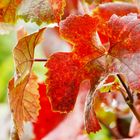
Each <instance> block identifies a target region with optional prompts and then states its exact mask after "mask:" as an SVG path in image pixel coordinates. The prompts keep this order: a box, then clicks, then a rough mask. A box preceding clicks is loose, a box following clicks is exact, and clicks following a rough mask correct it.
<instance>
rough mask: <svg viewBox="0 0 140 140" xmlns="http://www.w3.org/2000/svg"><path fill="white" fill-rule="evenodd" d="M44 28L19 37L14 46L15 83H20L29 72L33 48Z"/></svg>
mask: <svg viewBox="0 0 140 140" xmlns="http://www.w3.org/2000/svg"><path fill="white" fill-rule="evenodd" d="M44 30H45V28H43V29H40V30H39V31H38V32H36V33H34V34H31V35H29V36H25V37H23V38H21V39H20V40H19V42H18V44H17V46H16V47H15V48H14V50H13V53H14V60H15V67H16V78H17V79H16V81H15V84H18V83H20V81H21V80H23V79H24V78H25V77H26V75H28V74H29V73H30V72H31V68H32V65H33V59H34V49H35V47H36V45H37V44H38V43H39V41H40V39H41V36H42V34H43V31H44Z"/></svg>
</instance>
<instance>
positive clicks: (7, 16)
mask: <svg viewBox="0 0 140 140" xmlns="http://www.w3.org/2000/svg"><path fill="white" fill-rule="evenodd" d="M21 1H22V0H5V2H3V3H1V2H0V3H1V5H0V22H6V23H15V22H16V20H17V13H16V12H17V9H18V7H19V5H20V3H21Z"/></svg>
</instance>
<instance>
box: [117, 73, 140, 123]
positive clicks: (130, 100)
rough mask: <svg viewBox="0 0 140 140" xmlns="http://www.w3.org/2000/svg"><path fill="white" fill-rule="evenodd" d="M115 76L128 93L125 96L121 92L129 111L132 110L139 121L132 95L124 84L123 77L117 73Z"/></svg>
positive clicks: (139, 117) (139, 116)
mask: <svg viewBox="0 0 140 140" xmlns="http://www.w3.org/2000/svg"><path fill="white" fill-rule="evenodd" d="M117 77H118V79H119V81H120V83H121V84H122V86H123V87H124V89H125V91H126V93H127V95H128V97H125V95H124V93H123V92H122V95H123V97H124V100H125V102H126V103H127V104H128V106H129V107H130V109H131V111H132V112H133V114H134V115H135V117H136V118H137V120H138V121H139V122H140V115H139V113H138V112H137V110H136V108H135V106H134V104H133V102H134V99H133V96H132V93H131V91H130V89H129V87H127V86H126V84H125V83H124V81H123V79H122V78H121V76H120V75H119V74H117Z"/></svg>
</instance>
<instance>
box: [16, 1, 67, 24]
mask: <svg viewBox="0 0 140 140" xmlns="http://www.w3.org/2000/svg"><path fill="white" fill-rule="evenodd" d="M64 7H65V0H36V1H34V0H30V1H29V0H25V1H23V3H22V5H21V7H20V9H19V13H18V15H19V17H20V18H23V19H24V20H25V21H28V20H31V21H32V22H36V23H37V24H41V23H42V22H47V23H52V22H59V21H60V18H61V16H62V15H63V10H64Z"/></svg>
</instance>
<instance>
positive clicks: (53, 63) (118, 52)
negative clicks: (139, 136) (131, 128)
mask: <svg viewBox="0 0 140 140" xmlns="http://www.w3.org/2000/svg"><path fill="white" fill-rule="evenodd" d="M21 19H23V20H24V21H25V22H34V23H36V24H37V25H38V26H40V28H41V29H39V30H38V31H37V32H35V33H32V34H28V33H27V32H26V31H25V32H24V31H23V29H21V30H20V31H18V34H17V36H18V41H17V45H16V46H15V48H14V49H13V58H14V63H15V74H14V76H13V78H12V80H10V81H9V86H8V89H9V93H8V95H9V104H10V109H11V113H12V117H13V122H14V127H15V130H16V134H17V135H18V137H19V138H18V139H21V137H22V135H23V134H24V123H26V122H28V121H30V122H32V123H33V128H34V134H35V140H41V139H42V138H43V137H45V136H47V135H48V134H50V132H51V131H53V130H54V129H55V128H57V127H58V126H59V125H60V124H61V123H62V122H63V121H65V120H66V119H67V118H69V114H70V113H71V111H73V110H74V109H75V103H76V102H78V101H77V98H78V97H80V96H81V94H84V96H85V95H86V94H87V95H86V99H85V100H84V103H81V102H78V103H77V104H85V105H84V107H83V106H82V105H79V106H80V107H81V108H82V109H83V108H84V112H82V113H83V114H82V115H83V116H84V120H82V123H81V122H80V125H79V126H80V128H78V131H79V132H78V133H76V135H79V134H80V136H81V135H82V136H85V139H84V140H86V139H87V137H86V134H89V133H91V132H97V131H99V130H100V129H101V124H104V125H105V126H106V127H108V128H109V130H110V129H112V128H113V130H112V134H114V129H115V130H116V129H117V127H118V125H117V120H118V118H119V117H118V116H123V115H124V114H125V115H126V114H127V115H128V114H130V110H132V112H133V113H134V115H135V116H136V118H137V119H138V120H139V121H140V114H139V112H138V111H137V106H138V105H139V91H140V71H139V69H140V66H139V64H140V46H139V44H140V16H139V6H138V5H137V1H131V0H130V1H129V2H124V1H122V2H114V1H112V0H103V1H96V0H95V1H92V0H72V1H69V0H35V1H34V0H6V1H2V2H1V3H0V22H1V23H0V24H6V26H10V25H12V26H14V25H15V24H16V23H17V22H18V20H21ZM52 23H55V25H54V26H53V28H54V30H53V34H55V35H56V36H57V38H58V40H59V42H66V43H67V46H69V48H70V49H71V51H68V52H64V51H63V52H60V51H59V52H55V53H53V54H51V55H50V56H47V58H45V59H40V58H35V56H34V54H35V49H36V47H37V46H38V45H39V44H40V43H41V42H43V40H44V39H46V41H47V39H48V40H51V39H52V38H51V34H50V36H46V35H45V32H47V31H48V30H49V26H47V24H52ZM42 24H43V28H42ZM44 26H45V27H44ZM55 26H57V28H56V27H55ZM54 41H55V40H54ZM61 44H62V43H61ZM49 45H50V46H51V44H49ZM38 47H39V46H38ZM57 47H60V46H57ZM36 61H39V62H41V61H42V62H44V61H45V64H44V67H45V68H46V71H47V72H46V74H45V76H46V80H44V81H42V83H44V84H40V83H39V82H38V78H37V76H36V74H35V73H34V72H33V66H34V65H33V64H34V63H35V62H36ZM85 81H86V82H89V83H90V84H89V86H86V90H85V91H86V93H85V92H84V93H81V92H79V89H80V88H81V87H82V85H83V83H84V82H85ZM124 101H125V104H128V106H129V108H130V109H128V108H127V109H122V108H119V106H117V105H116V106H115V105H114V104H113V103H114V102H115V103H117V104H119V103H120V102H121V103H122V102H123V103H124ZM128 106H127V107H128ZM107 109H108V110H109V109H110V110H112V111H108V112H109V113H110V114H111V115H110V116H112V117H111V118H110V120H108V118H107V117H108V113H107ZM74 112H75V111H74ZM101 114H102V116H101ZM120 114H121V115H120ZM125 115H124V116H125ZM81 117H82V116H81ZM112 124H114V125H112ZM118 133H119V136H120V135H121V134H120V132H119V130H117V134H118ZM112 136H115V135H112ZM74 138H77V137H76V136H75V137H74ZM121 138H123V136H122V137H121ZM77 139H78V138H77ZM13 140H14V139H13ZM49 140H51V139H49ZM52 140H53V139H52ZM67 140H68V139H67ZM70 140H71V139H70Z"/></svg>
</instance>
